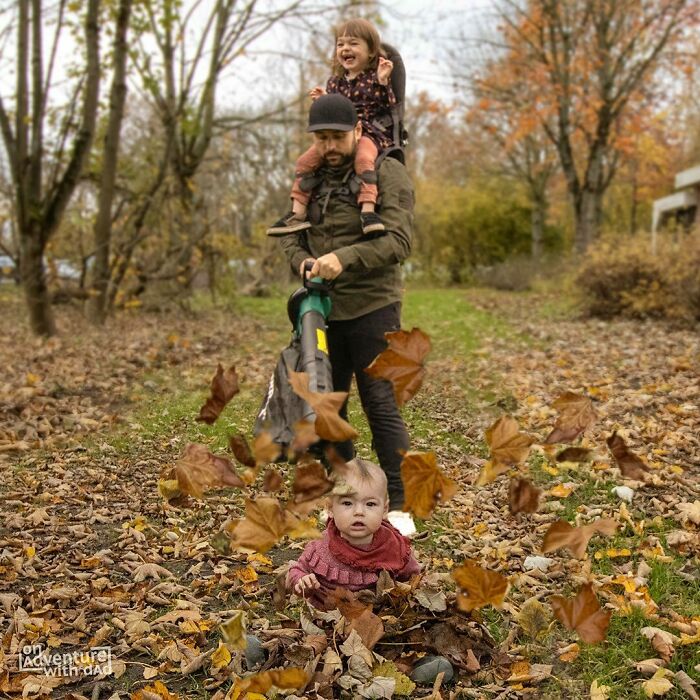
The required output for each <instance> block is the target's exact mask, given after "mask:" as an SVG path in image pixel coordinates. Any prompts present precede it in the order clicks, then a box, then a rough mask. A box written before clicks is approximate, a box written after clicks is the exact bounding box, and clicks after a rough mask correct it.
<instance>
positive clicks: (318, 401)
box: [289, 372, 357, 442]
mask: <svg viewBox="0 0 700 700" xmlns="http://www.w3.org/2000/svg"><path fill="white" fill-rule="evenodd" d="M289 384H290V386H291V387H292V391H294V393H295V394H296V395H297V396H299V398H301V399H303V400H304V401H306V402H307V403H308V404H309V406H311V408H312V409H313V411H314V413H315V414H316V422H315V423H314V428H315V430H316V433H317V434H318V436H319V437H320V438H322V439H324V440H330V441H331V442H343V441H345V440H354V439H355V438H356V437H357V431H356V430H355V429H354V428H353V427H352V426H351V425H350V423H348V422H347V421H346V420H344V419H343V418H341V417H340V416H339V415H338V412H339V411H340V409H341V408H342V407H343V404H344V403H345V400H346V399H347V397H348V393H347V392H346V391H330V392H327V393H319V392H316V391H310V390H309V375H308V374H307V373H306V372H289Z"/></svg>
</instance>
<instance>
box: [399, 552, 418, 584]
mask: <svg viewBox="0 0 700 700" xmlns="http://www.w3.org/2000/svg"><path fill="white" fill-rule="evenodd" d="M419 573H420V564H419V563H418V561H417V559H416V558H415V557H414V556H413V554H411V555H410V556H409V557H408V561H407V562H406V566H404V567H403V569H401V571H399V572H398V573H397V574H396V578H397V580H399V581H408V579H409V578H411V576H413V575H414V574H419Z"/></svg>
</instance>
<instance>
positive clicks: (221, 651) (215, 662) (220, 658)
mask: <svg viewBox="0 0 700 700" xmlns="http://www.w3.org/2000/svg"><path fill="white" fill-rule="evenodd" d="M230 663H231V652H230V651H229V650H228V649H227V648H226V646H225V645H224V644H222V643H221V642H219V646H218V647H217V649H216V651H215V652H214V653H213V654H212V655H211V665H212V668H215V669H217V670H219V669H222V668H226V666H228V665H229V664H230Z"/></svg>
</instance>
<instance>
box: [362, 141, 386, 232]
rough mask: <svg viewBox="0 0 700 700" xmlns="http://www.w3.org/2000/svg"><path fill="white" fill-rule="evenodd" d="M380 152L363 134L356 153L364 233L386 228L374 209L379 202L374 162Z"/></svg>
mask: <svg viewBox="0 0 700 700" xmlns="http://www.w3.org/2000/svg"><path fill="white" fill-rule="evenodd" d="M378 153H379V151H378V150H377V147H376V145H375V144H374V141H372V139H370V138H367V137H366V136H363V137H362V138H361V139H360V140H359V142H358V144H357V151H356V153H355V172H356V173H357V176H358V177H359V178H360V192H359V194H358V195H357V202H358V204H359V205H360V207H361V209H362V211H361V213H360V221H361V222H362V233H379V232H381V231H385V230H386V229H385V227H384V224H383V223H382V220H381V219H380V218H379V216H378V215H377V214H376V213H375V211H374V207H375V205H376V203H377V171H376V170H375V167H374V162H375V161H376V160H377V154H378Z"/></svg>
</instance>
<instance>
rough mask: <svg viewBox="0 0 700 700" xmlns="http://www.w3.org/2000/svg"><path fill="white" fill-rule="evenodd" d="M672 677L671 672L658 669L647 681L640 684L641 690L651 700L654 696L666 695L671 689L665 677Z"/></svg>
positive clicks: (671, 684) (665, 669) (670, 684)
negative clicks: (642, 689)
mask: <svg viewBox="0 0 700 700" xmlns="http://www.w3.org/2000/svg"><path fill="white" fill-rule="evenodd" d="M669 674H670V675H673V672H672V671H669V670H668V669H667V668H660V669H659V670H658V671H657V672H656V673H655V674H654V675H653V676H652V677H651V678H650V679H649V680H648V681H644V683H642V688H644V692H645V694H646V696H647V697H648V698H653V697H654V696H655V695H666V693H668V691H669V690H671V689H672V688H673V683H671V681H670V680H668V678H666V676H667V675H669Z"/></svg>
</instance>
